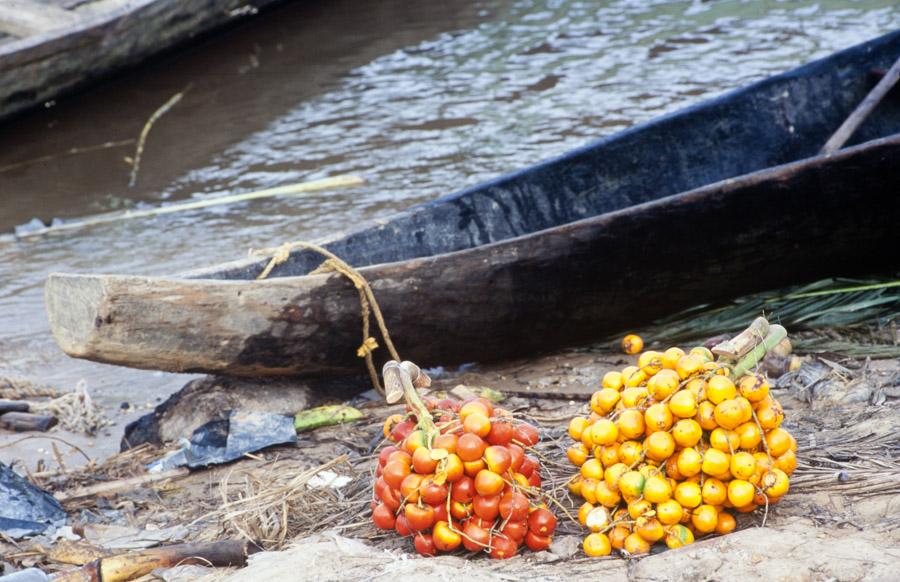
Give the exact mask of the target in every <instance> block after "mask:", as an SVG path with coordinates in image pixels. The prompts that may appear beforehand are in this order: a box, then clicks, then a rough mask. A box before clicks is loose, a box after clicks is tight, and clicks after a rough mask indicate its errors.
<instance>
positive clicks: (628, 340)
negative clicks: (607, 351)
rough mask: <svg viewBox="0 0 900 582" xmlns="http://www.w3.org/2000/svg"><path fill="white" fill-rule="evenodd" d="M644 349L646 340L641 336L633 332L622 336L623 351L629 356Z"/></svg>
mask: <svg viewBox="0 0 900 582" xmlns="http://www.w3.org/2000/svg"><path fill="white" fill-rule="evenodd" d="M643 349H644V340H643V339H641V336H639V335H635V334H633V333H632V334H628V335H626V336H625V337H623V338H622V351H624V352H625V353H626V354H628V355H629V356H633V355H634V354H637V353H640V351H641V350H643Z"/></svg>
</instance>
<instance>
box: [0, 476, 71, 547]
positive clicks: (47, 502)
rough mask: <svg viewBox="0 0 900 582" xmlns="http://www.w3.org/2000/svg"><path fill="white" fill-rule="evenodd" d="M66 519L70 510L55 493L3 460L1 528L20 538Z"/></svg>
mask: <svg viewBox="0 0 900 582" xmlns="http://www.w3.org/2000/svg"><path fill="white" fill-rule="evenodd" d="M65 522H66V510H65V509H63V508H62V506H61V505H60V504H59V502H58V501H57V500H56V499H54V498H53V496H52V495H50V494H49V493H47V492H46V491H44V490H43V489H40V488H38V487H36V486H35V485H33V484H31V483H30V482H29V481H28V480H27V479H25V478H24V477H22V476H21V475H19V474H18V473H16V472H15V471H13V470H12V469H11V468H10V467H8V466H7V465H5V464H3V463H0V532H3V533H4V534H5V535H7V536H9V537H11V538H14V539H19V538H23V537H26V536H33V535H37V534H41V533H44V532H45V531H47V529H49V528H50V527H58V526H61V525H63V524H64V523H65Z"/></svg>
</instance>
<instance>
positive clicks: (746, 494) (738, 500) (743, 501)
mask: <svg viewBox="0 0 900 582" xmlns="http://www.w3.org/2000/svg"><path fill="white" fill-rule="evenodd" d="M755 493H756V490H755V489H754V487H753V485H751V484H750V483H748V482H747V481H744V480H743V479H735V480H733V481H731V482H730V483H728V501H730V502H731V504H732V505H734V506H735V507H743V506H745V505H747V504H748V503H752V502H753V496H754V495H755Z"/></svg>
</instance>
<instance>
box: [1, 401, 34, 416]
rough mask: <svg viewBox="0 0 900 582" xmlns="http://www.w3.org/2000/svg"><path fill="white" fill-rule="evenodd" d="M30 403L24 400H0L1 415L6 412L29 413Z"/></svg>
mask: <svg viewBox="0 0 900 582" xmlns="http://www.w3.org/2000/svg"><path fill="white" fill-rule="evenodd" d="M28 408H29V406H28V403H27V402H23V401H22V400H3V399H0V414H3V413H5V412H28Z"/></svg>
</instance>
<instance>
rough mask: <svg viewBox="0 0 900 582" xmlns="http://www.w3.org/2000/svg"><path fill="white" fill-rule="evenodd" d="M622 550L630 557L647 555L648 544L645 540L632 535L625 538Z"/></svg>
mask: <svg viewBox="0 0 900 582" xmlns="http://www.w3.org/2000/svg"><path fill="white" fill-rule="evenodd" d="M624 549H625V551H626V552H628V553H629V554H632V555H637V554H649V553H650V544H649V543H648V542H647V540H645V539H644V538H642V537H641V536H639V535H638V534H636V533H633V534H630V535H629V536H628V537H627V538H625V546H624Z"/></svg>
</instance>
